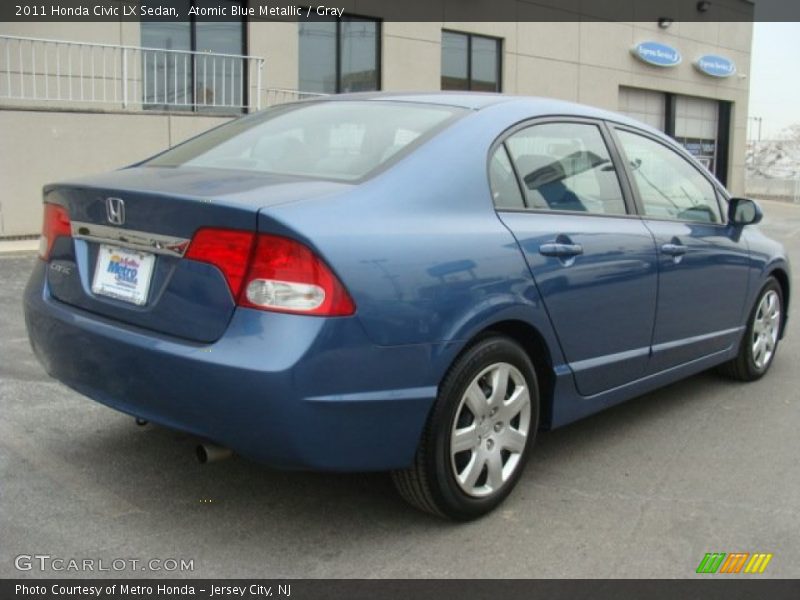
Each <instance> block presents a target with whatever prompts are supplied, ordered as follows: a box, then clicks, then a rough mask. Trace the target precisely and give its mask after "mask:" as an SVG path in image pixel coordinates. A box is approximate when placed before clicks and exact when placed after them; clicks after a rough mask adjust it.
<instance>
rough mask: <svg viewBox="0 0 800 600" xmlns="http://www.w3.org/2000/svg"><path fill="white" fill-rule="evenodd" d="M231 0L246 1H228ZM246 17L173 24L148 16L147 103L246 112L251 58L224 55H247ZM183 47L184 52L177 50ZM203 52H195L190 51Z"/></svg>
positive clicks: (144, 36)
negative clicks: (246, 60)
mask: <svg viewBox="0 0 800 600" xmlns="http://www.w3.org/2000/svg"><path fill="white" fill-rule="evenodd" d="M225 3H228V4H241V2H239V1H235V0H225ZM181 4H182V7H179V9H178V10H179V11H181V12H182V14H188V11H189V7H190V6H194V7H197V8H214V7H218V6H220V4H222V3H220V2H217V1H216V0H183V2H182V3H181ZM244 28H245V24H244V21H243V20H241V19H236V20H227V21H209V20H205V19H198V18H194V17H192V18H191V19H189V20H185V21H179V22H177V21H176V22H174V23H171V22H168V21H164V20H160V19H159V18H158V17H151V18H148V17H142V19H141V25H140V31H141V40H142V47H143V48H151V49H152V50H143V51H142V54H141V63H140V64H141V69H142V73H141V89H142V103H143V107H144V108H145V109H151V110H167V109H169V110H202V111H203V112H225V113H230V112H231V111H232V110H236V111H241V110H243V107H244V106H245V105H246V104H247V100H246V94H245V75H244V73H245V69H246V64H245V61H244V60H243V59H241V58H232V57H230V56H224V57H223V56H219V55H220V54H229V55H238V56H241V55H243V54H244V35H245V34H244ZM173 51H179V52H173ZM192 51H194V52H197V53H198V54H194V55H193V54H190V52H192Z"/></svg>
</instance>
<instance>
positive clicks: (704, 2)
mask: <svg viewBox="0 0 800 600" xmlns="http://www.w3.org/2000/svg"><path fill="white" fill-rule="evenodd" d="M709 8H711V2H709V1H708V0H700V2H698V3H697V12H701V13H704V12H708V9H709Z"/></svg>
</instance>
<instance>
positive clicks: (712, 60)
mask: <svg viewBox="0 0 800 600" xmlns="http://www.w3.org/2000/svg"><path fill="white" fill-rule="evenodd" d="M694 66H695V68H696V69H697V70H698V71H700V72H701V73H705V74H706V75H711V76H712V77H730V76H731V75H733V74H735V73H736V63H735V62H733V61H732V60H731V59H730V58H726V57H724V56H717V55H716V54H706V55H704V56H701V57H700V58H698V59H697V60H696V61H695V62H694Z"/></svg>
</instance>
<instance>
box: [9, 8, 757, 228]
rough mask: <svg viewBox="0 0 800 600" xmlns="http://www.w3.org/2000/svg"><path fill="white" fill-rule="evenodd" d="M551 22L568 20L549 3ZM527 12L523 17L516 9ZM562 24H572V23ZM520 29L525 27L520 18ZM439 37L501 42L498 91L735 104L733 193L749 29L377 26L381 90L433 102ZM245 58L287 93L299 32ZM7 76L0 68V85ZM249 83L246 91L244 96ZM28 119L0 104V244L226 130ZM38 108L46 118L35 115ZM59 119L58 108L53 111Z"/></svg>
mask: <svg viewBox="0 0 800 600" xmlns="http://www.w3.org/2000/svg"><path fill="white" fill-rule="evenodd" d="M552 4H553V6H554V8H553V18H558V15H559V14H564V15H565V18H566V16H567V15H568V13H565V12H563V11H562V13H559V10H560V9H563V8H567V9H569V8H570V7H569V6H566V5H565V4H564V3H563V2H553V3H552ZM520 10H521V11H524V10H525V5H524V4H521V5H520ZM570 16H572V15H570ZM519 18H521V19H524V18H525V16H524V14H520V15H519ZM443 28H446V29H453V30H458V31H464V32H470V33H477V34H484V35H490V36H495V37H499V38H502V39H503V49H504V53H503V61H502V69H503V70H502V84H503V91H504V92H506V93H511V94H526V95H541V96H553V97H557V98H562V99H566V100H572V101H578V102H583V103H586V104H591V105H595V106H599V107H601V108H607V109H611V110H618V109H619V108H620V107H619V101H620V100H619V98H620V87H622V86H624V87H631V88H639V89H644V90H657V91H660V92H671V93H676V94H683V95H688V96H698V97H705V98H713V99H716V100H726V101H730V102H733V113H732V127H731V147H730V154H729V156H730V164H729V169H730V171H729V177H728V183H729V187H730V188H731V190H732V191H733V192H734V193H743V188H744V162H745V147H746V144H745V142H746V126H747V100H748V82H749V80H748V78H747V75H748V73H749V70H750V46H751V38H752V23H736V22H725V23H714V22H703V23H693V22H675V23H673V25H672V26H671V27H670V28H669V29H668V30H666V31H664V30H662V29H660V28H659V27H658V26H657V24H656V23H655V22H635V23H631V22H622V23H618V22H588V21H583V22H577V21H571V22H548V23H536V22H499V23H484V22H481V23H477V22H468V23H458V22H439V23H404V22H393V21H386V22H383V24H382V45H381V53H382V64H381V75H382V89H384V90H389V91H401V90H402V91H407V90H417V91H424V90H438V89H440V80H441V48H440V43H441V31H442V29H443ZM0 34H6V35H18V36H30V37H38V38H49V39H61V40H74V41H84V42H95V43H108V44H124V45H133V46H136V45H139V43H140V40H139V37H140V36H139V25H138V23H136V22H126V23H120V22H116V23H115V22H106V23H58V24H56V23H0ZM247 37H248V46H249V47H248V53H249V54H250V55H253V56H260V57H263V58H264V59H265V64H264V68H263V71H262V84H263V86H264V87H272V88H284V89H289V90H293V89H296V88H297V82H298V25H297V23H293V22H288V21H255V22H250V23H249V24H248V26H247ZM645 40H653V41H661V42H664V43H667V44H669V45H671V46H674V47H676V48H678V49H679V50H680V52H681V53H682V55H683V63H682V64H681V65H679V66H677V67H674V68H670V69H663V68H658V67H652V66H648V65H645V64H643V63H641V62H639V61H638V60H636V59H635V58H634V57H633V56H632V55H631V53H630V48H631V47H632V46H633V45H634V44H636V43H638V42H641V41H645ZM701 54H722V55H725V56H728V57H730V58H732V59H733V60H734V61H735V62H736V64H737V66H738V70H739V75H738V76H734V77H730V78H728V79H714V78H711V77H708V76H705V75H703V74H701V73H699V72H698V71H697V70H696V69H695V68H694V67H693V66H692V62H693V61H694V59H695V58H696V57H697V56H699V55H701ZM4 68H5V67H4V66H3V65H2V61H0V77H2V76H3V75H4V71H3V69H4ZM255 85H256V81H255V78H253V77H251V79H250V90H251V94H252V93H255ZM73 107H74V108H77V109H78V110H77V112H76V111H75V110H71V111H66V110H56V111H54V110H52V109H51V110H30V109H31V103H30V102H28V103H20V102H16V103H15V102H14V100H13V99H11V100H7V99H0V132H2V136H0V181H2V182H3V183H4V192H5V193H4V195H3V196H2V197H0V236H9V235H21V234H31V233H35V232H37V231H38V230H39V227H40V225H39V219H40V210H41V207H40V196H41V187H42V185H43V184H45V183H47V182H50V181H53V180H58V179H63V178H68V177H75V176H81V175H87V174H91V173H96V172H101V171H104V170H108V169H113V168H118V167H121V166H124V165H127V164H130V163H132V162H135V161H138V160H141V159H142V158H145V157H147V156H149V155H151V154H154V153H156V152H158V151H159V150H162V149H164V148H165V147H167V146H169V145H172V144H175V143H177V142H179V141H181V140H182V139H185V138H186V137H188V136H190V135H193V134H195V133H198V132H200V131H202V130H204V129H207V128H209V127H211V126H214V125H216V124H218V123H220V122H223V121H224V118H221V117H209V116H203V115H167V114H152V113H147V112H141V111H139V110H138V109H137V108H138V107H130V108H129V110H128V111H123V110H116V111H107V110H97V108H96V107H95V108H93V109H92V110H89V107H83V106H80V105H78V106H75V105H73ZM37 108H43V109H46V108H49V107H48V106H47V105H42V104H41V103H40V104H39V105H38V107H37ZM54 108H61V107H54Z"/></svg>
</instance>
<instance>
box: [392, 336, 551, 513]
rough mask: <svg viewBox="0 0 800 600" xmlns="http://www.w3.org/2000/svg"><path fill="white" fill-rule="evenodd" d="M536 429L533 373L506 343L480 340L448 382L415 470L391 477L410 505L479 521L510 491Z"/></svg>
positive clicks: (513, 345)
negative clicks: (478, 518) (479, 518)
mask: <svg viewBox="0 0 800 600" xmlns="http://www.w3.org/2000/svg"><path fill="white" fill-rule="evenodd" d="M538 425H539V390H538V387H537V381H536V372H535V371H534V368H533V365H532V364H531V361H530V358H529V357H528V355H527V354H526V352H525V350H523V348H522V347H521V346H520V345H519V344H517V343H516V342H515V341H513V340H511V339H510V338H507V337H504V336H499V335H492V336H490V337H486V338H483V339H482V340H480V341H478V342H477V343H476V344H474V345H473V346H472V347H471V348H469V349H468V350H467V351H466V352H464V354H462V355H461V356H460V357H459V358H458V359H457V360H456V361H455V363H454V364H453V366H452V367H451V368H450V370H449V371H448V373H447V375H446V376H445V378H444V380H443V382H442V384H441V386H440V388H439V395H438V397H437V399H436V402H435V404H434V406H433V409H432V410H431V414H430V416H429V418H428V422H427V424H426V426H425V429H424V431H423V433H422V437H421V439H420V443H419V447H418V449H417V453H416V456H415V457H414V464H413V465H412V466H411V467H410V468H408V469H403V470H399V471H394V472H393V473H392V480H393V481H394V484H395V487H396V488H397V491H398V492H399V493H400V495H401V496H402V497H403V498H404V499H405V500H406V501H407V502H408V503H410V504H411V505H412V506H415V507H416V508H418V509H420V510H423V511H425V512H429V513H432V514H434V515H438V516H441V517H446V518H450V519H454V520H458V521H467V520H471V519H475V518H477V517H480V516H482V515H484V514H486V513H488V512H489V511H491V510H492V509H494V508H495V507H496V506H497V505H498V504H500V503H501V502H502V501H503V500H505V498H506V497H507V496H508V495H509V493H511V490H512V489H513V488H514V486H515V485H516V483H517V481H518V480H519V477H520V475H521V473H522V471H523V468H524V466H525V462H526V461H527V458H528V455H529V453H530V448H531V447H532V446H533V442H534V439H535V437H536V431H537V428H538Z"/></svg>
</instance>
